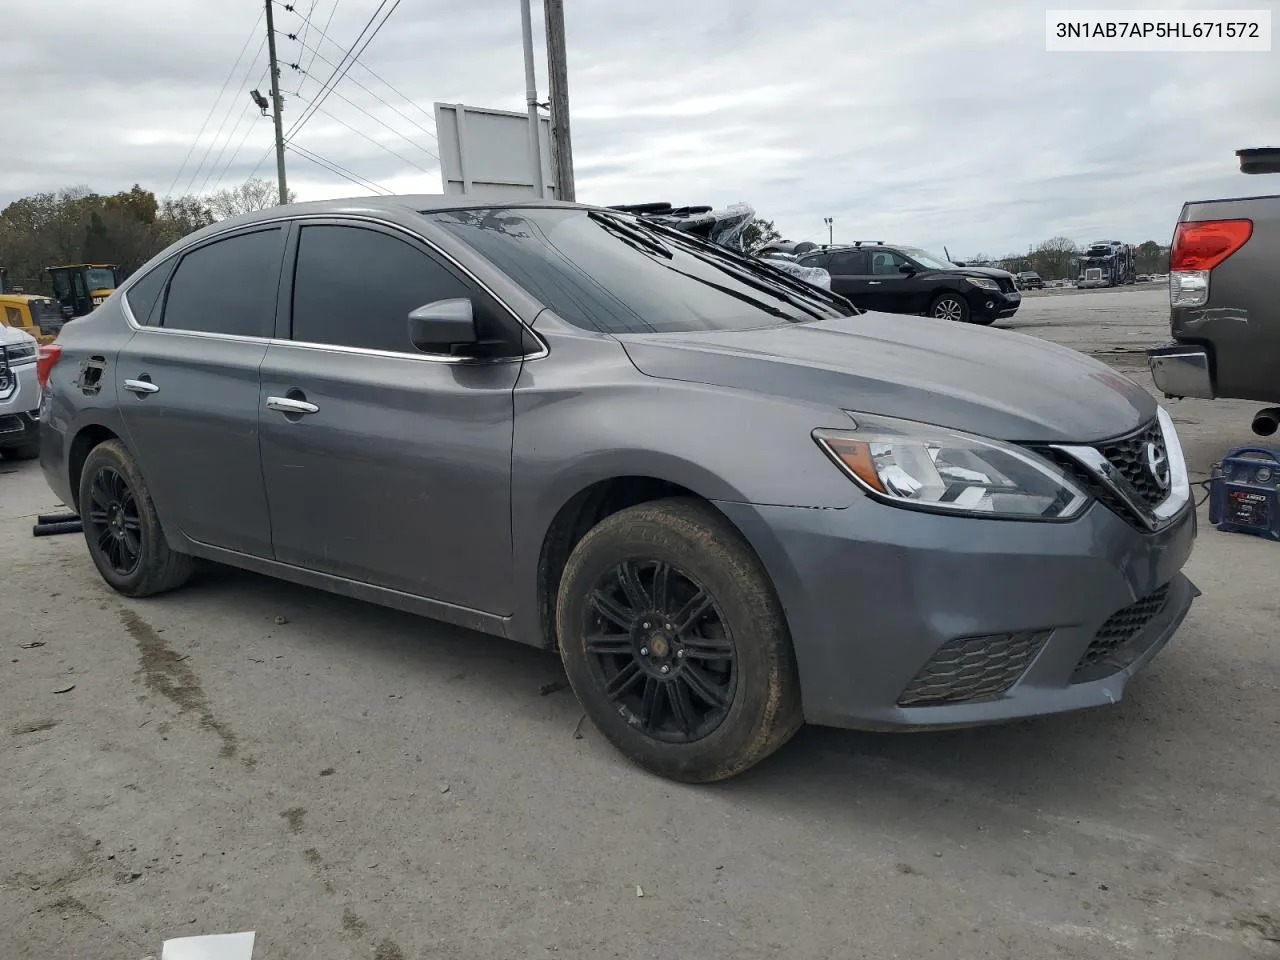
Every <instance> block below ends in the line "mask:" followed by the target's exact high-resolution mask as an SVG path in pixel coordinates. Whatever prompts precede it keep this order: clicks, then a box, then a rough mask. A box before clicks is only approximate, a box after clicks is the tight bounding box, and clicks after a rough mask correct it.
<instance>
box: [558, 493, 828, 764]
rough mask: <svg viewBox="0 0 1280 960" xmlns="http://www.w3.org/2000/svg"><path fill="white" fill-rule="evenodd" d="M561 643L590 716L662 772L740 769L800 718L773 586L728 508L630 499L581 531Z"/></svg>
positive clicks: (567, 584) (561, 610)
mask: <svg viewBox="0 0 1280 960" xmlns="http://www.w3.org/2000/svg"><path fill="white" fill-rule="evenodd" d="M556 641H557V644H558V646H559V647H560V656H561V659H562V660H563V662H564V668H565V675H566V676H567V677H568V680H569V685H570V686H571V687H572V688H573V692H574V695H575V696H576V697H577V698H578V702H579V703H581V704H582V708H583V710H585V711H586V713H587V716H589V717H590V718H591V722H592V723H593V724H595V726H596V728H597V729H598V730H599V731H600V732H601V733H602V734H604V736H605V738H606V739H607V740H608V741H609V742H610V743H612V744H613V745H614V746H615V747H616V748H617V749H618V750H619V751H621V753H622V754H623V755H625V756H626V757H627V758H628V759H630V760H632V761H633V762H635V763H637V764H639V765H640V766H641V767H644V768H645V769H647V770H649V771H651V772H653V773H657V774H659V775H661V776H664V777H670V778H672V779H674V780H680V781H683V782H685V783H711V782H713V781H716V780H725V779H727V778H729V777H732V776H735V775H737V774H739V773H741V772H742V771H743V770H746V769H747V768H749V767H751V766H753V765H754V764H756V763H758V762H759V761H761V760H763V759H764V758H765V757H767V756H769V754H771V753H773V752H774V751H775V750H777V749H778V748H779V747H780V746H782V744H784V743H786V742H787V740H789V739H790V738H791V736H792V734H794V733H795V732H796V730H798V729H799V728H800V725H801V724H802V723H803V720H804V715H803V711H802V709H801V704H800V678H799V674H798V669H797V666H796V660H795V653H794V651H793V649H792V646H791V636H790V631H789V630H788V628H787V620H786V616H785V614H784V612H783V609H782V604H781V602H780V601H779V599H778V596H777V592H776V591H775V589H774V585H773V583H772V582H771V581H770V579H769V575H768V573H767V572H766V570H765V568H764V566H763V564H761V562H760V559H759V557H758V556H756V554H755V552H754V551H753V550H752V549H751V546H750V544H749V543H748V542H747V541H746V539H745V538H744V537H743V536H742V534H741V533H740V532H739V531H738V530H737V529H736V528H735V527H734V525H733V524H732V523H730V522H729V521H728V519H727V518H726V517H725V516H724V514H722V513H721V512H720V511H718V510H717V509H716V508H715V507H713V506H712V505H711V504H708V503H706V502H705V501H700V500H697V499H696V498H693V497H672V498H669V499H663V500H651V501H647V502H645V503H640V504H636V505H635V506H632V507H626V508H625V509H622V510H619V511H618V512H617V513H614V514H610V515H609V516H607V517H605V518H604V519H603V520H601V521H600V522H599V523H597V524H596V525H595V526H594V527H592V528H591V529H590V530H589V531H588V532H587V533H586V534H585V535H584V536H583V537H582V539H581V540H579V541H578V543H577V545H576V546H575V547H574V548H573V550H572V551H571V552H570V555H569V559H568V561H567V562H566V563H565V567H564V571H563V573H562V575H561V579H560V584H559V587H558V589H557V591H556Z"/></svg>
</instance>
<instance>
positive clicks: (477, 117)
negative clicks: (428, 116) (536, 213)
mask: <svg viewBox="0 0 1280 960" xmlns="http://www.w3.org/2000/svg"><path fill="white" fill-rule="evenodd" d="M435 116H436V135H437V137H438V138H439V140H440V178H441V180H443V181H444V183H443V186H444V192H445V194H446V196H463V195H465V196H474V197H479V198H481V199H487V198H489V197H492V198H494V199H499V200H515V199H528V198H532V197H536V196H537V191H536V190H535V189H534V185H533V177H532V176H531V175H530V174H531V172H532V166H533V164H532V161H531V160H530V158H529V152H530V151H529V117H528V115H527V114H524V113H514V112H512V111H509V110H491V109H489V108H488V107H469V106H466V105H464V104H461V103H437V104H435ZM539 121H540V122H539V124H538V136H539V139H540V143H541V150H540V151H539V152H540V154H541V157H542V182H543V196H544V197H546V198H547V199H548V200H551V199H555V195H556V192H555V174H554V173H553V172H552V170H551V121H550V119H548V118H547V117H539Z"/></svg>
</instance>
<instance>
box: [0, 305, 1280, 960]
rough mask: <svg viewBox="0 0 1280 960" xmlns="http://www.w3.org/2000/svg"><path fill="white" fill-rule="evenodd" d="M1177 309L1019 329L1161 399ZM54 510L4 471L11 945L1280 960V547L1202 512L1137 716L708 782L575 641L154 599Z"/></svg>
mask: <svg viewBox="0 0 1280 960" xmlns="http://www.w3.org/2000/svg"><path fill="white" fill-rule="evenodd" d="M1165 297H1166V294H1165V291H1164V289H1163V288H1159V289H1144V288H1132V289H1127V290H1122V291H1118V292H1111V291H1099V292H1094V291H1090V292H1081V293H1076V294H1054V293H1048V294H1045V295H1033V296H1029V297H1028V298H1027V300H1026V303H1025V305H1024V307H1023V309H1022V311H1021V312H1020V313H1019V314H1018V315H1017V316H1016V317H1015V318H1014V319H1013V320H1012V321H1011V322H1008V323H1006V324H1004V326H1007V327H1009V328H1012V329H1015V330H1018V331H1020V332H1022V333H1029V334H1034V335H1037V336H1042V337H1048V338H1050V339H1053V340H1057V341H1059V342H1062V343H1067V344H1070V345H1072V346H1074V347H1077V348H1079V349H1085V350H1087V351H1089V352H1091V353H1094V354H1096V355H1098V356H1102V357H1104V358H1105V359H1106V360H1108V361H1109V362H1111V363H1112V364H1114V365H1115V366H1116V367H1118V368H1119V369H1121V370H1122V371H1124V372H1125V373H1127V374H1130V375H1134V376H1135V377H1136V378H1137V379H1139V380H1140V382H1143V383H1144V384H1146V385H1148V386H1149V381H1148V380H1147V379H1146V376H1145V373H1144V372H1143V369H1142V361H1141V355H1140V352H1139V351H1141V350H1142V349H1143V348H1144V347H1145V346H1146V345H1147V344H1149V343H1152V342H1158V341H1160V340H1162V339H1163V337H1164V322H1165V317H1166V315H1167V300H1166V299H1165ZM904 322H909V321H906V320H904ZM1172 410H1173V412H1174V414H1175V416H1176V418H1177V420H1178V422H1179V423H1180V425H1181V429H1182V430H1183V431H1184V433H1185V442H1186V445H1187V447H1188V450H1189V453H1190V458H1191V461H1192V468H1193V470H1194V471H1196V472H1197V474H1198V475H1200V476H1203V474H1204V473H1205V471H1206V470H1207V468H1208V464H1209V463H1210V462H1211V460H1212V459H1213V458H1214V457H1215V456H1217V455H1219V454H1220V453H1221V452H1222V451H1223V450H1224V449H1225V448H1226V447H1228V446H1232V445H1236V444H1239V443H1243V442H1246V441H1248V440H1249V439H1250V434H1249V433H1248V417H1249V414H1251V412H1252V405H1248V404H1231V403H1208V402H1198V401H1182V402H1178V403H1174V404H1172ZM55 506H56V502H55V501H54V499H53V498H52V497H51V495H50V494H49V492H48V491H47V489H46V488H45V485H44V483H43V480H42V477H41V475H40V473H39V470H38V469H37V468H36V466H35V465H34V464H0V569H3V571H4V579H3V586H2V587H0V655H3V657H4V658H5V662H4V666H3V669H0V744H2V745H3V746H2V749H0V835H2V836H3V837H4V843H3V845H2V846H0V957H3V958H5V960H18V958H40V960H46V958H56V960H107V958H110V960H141V958H143V957H146V956H148V955H156V956H158V955H159V952H160V944H161V941H162V940H164V939H166V938H169V937H176V936H188V935H194V934H197V933H220V932H230V931H236V930H256V931H257V932H258V947H257V949H256V951H255V957H256V958H258V960H302V958H316V960H347V958H353V960H354V958H361V960H419V958H436V957H439V958H445V957H448V958H462V957H466V958H510V957H544V956H545V957H551V956H556V957H584V958H588V957H589V958H600V957H625V958H642V957H643V958H668V957H669V958H682V960H684V958H691V957H695V958H701V957H713V956H732V957H735V958H739V957H773V956H777V955H778V954H780V953H781V952H783V951H786V952H787V953H788V955H789V956H791V957H797V958H809V957H814V958H818V957H840V958H854V957H867V958H876V960H883V958H892V957H902V958H911V960H925V958H932V957H936V958H947V960H954V958H957V957H966V958H967V957H993V958H997V957H1009V958H1017V960H1027V958H1047V957H1085V958H1116V957H1120V958H1130V957H1159V958H1163V960H1220V958H1253V957H1258V958H1266V957H1280V942H1278V941H1280V902H1278V897H1280V870H1278V867H1280V850H1278V848H1277V842H1278V840H1280V830H1277V825H1278V820H1280V768H1278V766H1277V764H1276V761H1275V756H1276V752H1275V742H1276V738H1277V737H1280V698H1278V697H1277V691H1278V686H1277V685H1278V683H1280V652H1277V647H1276V644H1275V642H1274V636H1275V628H1274V623H1275V620H1276V616H1277V614H1280V601H1278V599H1277V598H1278V591H1277V585H1278V584H1280V576H1278V575H1277V573H1276V571H1277V569H1280V568H1278V567H1277V559H1278V558H1280V552H1277V551H1280V546H1277V545H1273V544H1269V543H1267V542H1265V541H1262V540H1256V539H1253V538H1249V537H1243V536H1240V535H1228V534H1221V533H1218V532H1216V531H1214V530H1212V529H1209V528H1202V533H1201V537H1200V542H1199V544H1198V546H1197V550H1196V553H1195V555H1194V557H1193V559H1192V561H1191V564H1190V569H1189V572H1190V574H1191V576H1192V577H1193V579H1195V580H1196V582H1197V583H1198V585H1199V586H1200V587H1201V588H1202V589H1203V590H1204V592H1205V595H1204V597H1203V598H1202V599H1201V600H1200V601H1199V602H1198V603H1197V605H1196V607H1195V608H1194V610H1193V612H1192V614H1191V616H1190V617H1189V619H1188V621H1187V623H1186V625H1185V626H1184V627H1183V629H1182V631H1181V633H1180V634H1179V636H1178V637H1177V638H1176V639H1175V641H1174V643H1173V644H1172V645H1171V646H1170V647H1169V648H1168V649H1167V650H1166V651H1165V652H1164V653H1162V654H1161V656H1159V657H1158V658H1156V660H1155V661H1154V662H1153V663H1152V665H1151V666H1150V667H1149V668H1148V669H1147V670H1146V671H1145V672H1144V673H1143V674H1142V675H1141V676H1140V678H1139V679H1138V681H1137V682H1135V683H1134V684H1133V685H1132V686H1131V687H1130V692H1129V696H1128V697H1127V699H1126V700H1125V701H1124V702H1122V703H1121V704H1119V705H1118V706H1116V707H1113V708H1107V709H1103V710H1097V711H1090V712H1086V713H1081V714H1076V715H1072V716H1068V717H1057V718H1050V719H1043V720H1037V721H1032V722H1025V723H1018V724H1012V725H1008V726H1004V727H998V728H988V729H980V730H969V731H961V732H951V733H945V734H917V735H911V736H903V735H898V736H893V735H871V734H851V733H844V732H838V731H830V730H819V729H808V730H805V731H803V732H802V733H801V734H800V735H799V737H797V739H796V740H795V741H793V742H792V743H791V744H790V745H789V746H788V747H787V748H785V749H784V750H783V751H782V752H781V753H780V754H778V755H777V756H775V757H774V758H772V759H771V760H769V761H767V762H765V763H764V764H762V765H761V766H760V767H758V768H756V769H755V770H753V771H751V772H749V773H748V774H747V775H745V776H743V777H741V778H739V779H737V780H735V781H732V782H730V783H727V784H722V785H719V786H716V787H711V788H689V787H684V786H680V785H676V784H672V783H668V782H665V781H662V780H658V779H656V778H653V777H650V776H647V775H645V774H643V773H641V772H639V771H638V770H636V769H634V768H632V767H630V766H628V765H627V764H626V763H625V762H623V761H622V760H620V759H619V758H618V757H617V756H616V755H615V754H614V752H613V751H612V750H611V749H610V748H609V747H608V745H607V744H606V743H604V742H603V741H602V740H601V738H600V737H599V736H597V735H596V733H595V732H594V731H593V730H592V729H591V727H590V726H589V725H588V724H583V725H582V727H581V730H580V735H579V733H575V731H576V730H578V727H579V720H580V718H581V716H582V714H581V711H580V710H579V709H578V708H577V706H576V704H575V702H574V700H573V698H572V695H571V694H570V693H568V692H567V691H565V690H563V689H559V688H557V689H554V690H551V691H550V692H547V691H546V689H545V688H544V686H543V685H544V684H553V685H554V684H555V682H556V681H559V680H561V679H562V677H563V674H562V672H561V670H560V668H559V664H558V662H557V660H556V658H555V657H554V656H551V655H548V654H545V653H541V652H538V651H534V650H530V649H526V648H523V647H518V646H515V645H513V644H509V643H506V642H503V641H500V640H497V639H492V638H489V637H484V636H480V635H476V634H471V633H467V632H465V631H461V630H456V629H453V628H448V627H443V626H440V625H438V624H433V623H431V622H427V621H422V620H418V619H414V618H412V617H409V616H406V615H401V614H398V613H395V612H392V611H388V610H383V609H380V608H376V607H371V606H365V605H362V604H359V603H357V602H355V601H348V600H344V599H341V598H337V597H332V596H328V595H325V594H322V593H317V592H314V591H309V590H306V589H302V588H298V587H294V586H290V585H286V584H282V583H277V582H274V581H270V580H266V579H263V578H260V577H256V576H252V575H248V574H243V573H238V572H235V571H230V570H210V571H208V572H205V573H204V574H202V575H201V576H200V578H199V579H198V581H196V582H193V583H192V584H191V586H190V587H189V588H188V589H186V590H184V591H181V592H179V593H177V594H173V595H170V596H167V597H163V598H157V599H154V600H151V601H144V602H131V601H127V600H124V599H122V598H120V597H117V596H115V595H113V594H112V593H110V592H109V591H108V590H107V589H106V588H105V586H104V585H103V584H102V583H101V581H100V580H99V578H98V577H97V575H96V574H95V573H94V572H93V570H92V567H91V566H90V563H89V560H88V557H87V555H86V552H85V548H84V543H83V540H82V539H81V538H79V537H75V536H70V537H56V538H49V539H34V538H32V537H31V536H30V526H31V523H32V522H33V515H34V514H36V513H37V512H45V511H47V510H49V509H51V508H53V507H55ZM1202 519H1203V514H1202ZM59 691H65V692H59Z"/></svg>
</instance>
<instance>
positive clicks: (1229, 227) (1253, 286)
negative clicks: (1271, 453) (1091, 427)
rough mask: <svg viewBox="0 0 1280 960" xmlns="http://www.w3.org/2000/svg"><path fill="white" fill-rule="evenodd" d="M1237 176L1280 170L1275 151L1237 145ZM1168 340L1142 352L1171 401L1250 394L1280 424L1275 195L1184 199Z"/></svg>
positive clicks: (1256, 424) (1265, 432)
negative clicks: (1146, 352)
mask: <svg viewBox="0 0 1280 960" xmlns="http://www.w3.org/2000/svg"><path fill="white" fill-rule="evenodd" d="M1236 155H1237V156H1238V157H1239V158H1240V169H1241V171H1242V172H1243V173H1249V174H1257V173H1280V147H1264V148H1256V149H1250V150H1238V151H1236ZM1169 305H1170V328H1171V332H1172V334H1173V339H1174V343H1172V344H1169V345H1167V346H1161V347H1157V348H1155V349H1153V350H1150V351H1148V355H1147V356H1148V363H1149V365H1150V368H1151V376H1152V378H1153V379H1154V380H1155V383H1156V387H1157V388H1158V389H1159V390H1162V391H1163V392H1164V393H1165V394H1166V395H1167V396H1170V397H1204V398H1210V399H1212V398H1230V399H1236V400H1256V401H1258V402H1259V403H1265V404H1267V405H1268V406H1267V407H1265V408H1264V409H1262V410H1260V411H1258V413H1257V414H1256V415H1255V416H1254V418H1253V430H1254V432H1255V433H1257V434H1258V435H1259V436H1270V435H1271V434H1273V433H1275V432H1276V430H1277V428H1278V427H1280V196H1255V197H1242V198H1238V199H1232V200H1197V201H1194V202H1190V203H1186V204H1184V205H1183V207H1182V213H1181V215H1180V216H1179V217H1178V225H1177V228H1176V229H1175V231H1174V235H1173V246H1172V248H1171V250H1170V252H1169Z"/></svg>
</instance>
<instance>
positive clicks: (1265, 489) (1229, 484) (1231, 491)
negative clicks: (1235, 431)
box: [1209, 447, 1280, 540]
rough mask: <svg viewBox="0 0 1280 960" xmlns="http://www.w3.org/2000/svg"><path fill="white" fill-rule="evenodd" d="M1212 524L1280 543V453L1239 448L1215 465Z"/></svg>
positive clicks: (1211, 487) (1211, 482) (1211, 485)
mask: <svg viewBox="0 0 1280 960" xmlns="http://www.w3.org/2000/svg"><path fill="white" fill-rule="evenodd" d="M1209 522H1210V523H1211V524H1213V525H1214V526H1215V527H1217V528H1218V529H1219V530H1225V531H1228V532H1233V533H1251V534H1253V535H1254V536H1257V537H1266V538H1267V539H1269V540H1280V450H1277V449H1273V448H1269V447H1237V448H1236V449H1234V450H1230V451H1228V452H1227V454H1226V456H1224V457H1223V458H1222V460H1221V461H1220V462H1219V463H1215V464H1214V465H1213V468H1212V471H1211V472H1210V474H1209Z"/></svg>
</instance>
